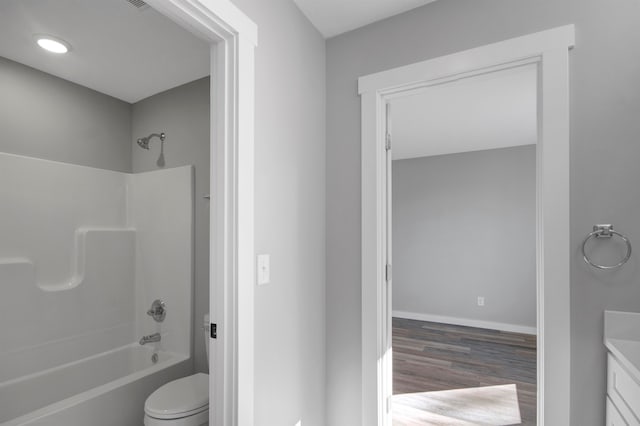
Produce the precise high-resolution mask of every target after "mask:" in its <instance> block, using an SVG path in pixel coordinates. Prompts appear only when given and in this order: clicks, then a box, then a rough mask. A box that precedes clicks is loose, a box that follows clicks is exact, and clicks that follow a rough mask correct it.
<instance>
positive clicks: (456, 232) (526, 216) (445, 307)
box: [392, 145, 536, 328]
mask: <svg viewBox="0 0 640 426" xmlns="http://www.w3.org/2000/svg"><path fill="white" fill-rule="evenodd" d="M392 181H393V195H392V197H393V216H392V219H393V310H394V311H404V312H410V313H414V314H427V315H439V316H446V317H453V318H457V319H463V320H464V319H467V320H468V319H471V320H479V321H492V322H498V323H503V324H508V325H519V326H526V327H532V328H535V327H536V239H535V238H536V233H535V231H536V148H535V146H533V145H529V146H519V147H513V148H503V149H492V150H485V151H475V152H465V153H460V154H450V155H438V156H434V157H421V158H413V159H409V160H397V161H394V162H393V180H392ZM478 296H483V297H484V298H485V306H483V307H480V306H478V305H477V297H478Z"/></svg>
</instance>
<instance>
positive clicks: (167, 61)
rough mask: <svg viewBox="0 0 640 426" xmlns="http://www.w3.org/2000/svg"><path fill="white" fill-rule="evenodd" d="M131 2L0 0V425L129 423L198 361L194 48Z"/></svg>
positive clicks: (197, 49)
mask: <svg viewBox="0 0 640 426" xmlns="http://www.w3.org/2000/svg"><path fill="white" fill-rule="evenodd" d="M138 6H140V5H139V4H138V5H136V2H127V1H125V0H121V1H117V0H109V1H98V0H92V1H83V2H76V1H63V2H60V1H45V2H41V1H13V0H12V1H7V2H3V3H2V5H0V28H2V30H1V31H2V37H1V38H0V39H1V41H0V93H2V96H1V97H0V127H1V128H2V133H3V136H2V138H0V163H1V166H0V181H1V182H2V183H1V184H0V194H2V199H3V203H2V205H1V206H0V215H1V216H2V217H3V221H2V224H1V225H0V234H2V235H3V238H2V243H0V283H1V287H0V310H1V311H2V320H3V321H2V326H0V341H1V342H2V344H1V345H0V424H3V425H5V424H6V425H12V426H13V425H36V424H43V425H44V424H92V425H98V424H104V425H105V426H106V425H113V424H122V425H127V424H142V419H143V417H144V414H145V412H144V408H145V400H146V398H147V396H149V395H150V394H151V393H152V392H154V391H155V390H156V389H158V388H159V387H160V386H161V385H163V384H165V383H167V382H170V381H172V380H174V379H178V378H180V377H184V376H189V375H191V374H193V373H207V372H208V359H207V354H206V351H205V338H204V333H205V332H206V330H208V327H207V328H206V329H205V327H204V322H203V321H204V316H205V313H207V312H208V309H209V215H210V206H209V204H210V201H209V199H210V196H209V194H210V191H209V180H210V179H209V174H210V165H209V164H210V160H209V154H210V148H209V137H210V118H209V114H210V108H209V104H210V83H209V73H210V63H209V45H208V44H207V43H206V42H204V41H203V40H201V39H199V38H197V37H195V36H194V35H192V34H191V33H189V32H187V31H186V30H184V29H183V28H182V27H180V26H178V25H177V24H175V23H173V22H172V21H170V20H169V19H168V18H166V17H165V16H163V15H161V14H160V13H158V12H157V11H155V10H154V9H152V8H150V7H149V6H144V5H143V6H142V7H138ZM46 36H52V38H53V39H54V40H55V41H59V42H60V43H62V45H63V46H65V47H66V48H67V49H68V50H69V54H66V55H65V54H59V53H52V52H49V51H46V50H44V49H41V48H40V47H39V45H38V44H37V42H38V41H39V40H40V39H41V38H45V37H46ZM167 45H168V46H170V47H171V49H170V51H169V53H166V52H163V46H164V47H166V46H167ZM207 325H208V321H207ZM207 349H208V348H207ZM198 377H200V379H201V380H200V381H201V382H202V383H204V384H203V385H202V386H201V387H202V388H203V389H202V396H201V399H202V398H204V400H205V401H206V402H207V404H208V400H207V388H208V380H207V377H206V376H204V375H201V376H198ZM202 383H201V384H202ZM201 405H202V404H201ZM201 411H202V410H201ZM103 413H109V414H108V415H103ZM203 415H204V416H205V417H208V414H207V413H204V412H203V414H201V417H202V416H203ZM87 416H89V417H87ZM165 417H166V416H165ZM98 418H100V420H98ZM87 419H91V420H87Z"/></svg>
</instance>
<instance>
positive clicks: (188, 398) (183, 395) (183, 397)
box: [144, 373, 209, 419]
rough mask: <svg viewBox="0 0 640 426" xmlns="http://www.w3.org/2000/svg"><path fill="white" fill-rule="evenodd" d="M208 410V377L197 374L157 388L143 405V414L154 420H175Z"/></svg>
mask: <svg viewBox="0 0 640 426" xmlns="http://www.w3.org/2000/svg"><path fill="white" fill-rule="evenodd" d="M208 408H209V375H208V374H203V373H197V374H194V375H193V376H188V377H183V378H182V379H178V380H174V381H172V382H169V383H167V384H166V385H164V386H161V387H159V388H158V389H156V391H155V392H153V393H152V394H151V395H149V398H147V401H146V402H145V403H144V412H145V413H146V414H147V415H149V416H151V417H155V418H156V419H177V418H180V417H187V416H190V415H193V414H197V413H199V412H201V411H203V410H205V409H208Z"/></svg>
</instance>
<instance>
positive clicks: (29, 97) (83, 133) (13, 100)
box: [0, 57, 131, 172]
mask: <svg viewBox="0 0 640 426" xmlns="http://www.w3.org/2000/svg"><path fill="white" fill-rule="evenodd" d="M0 129H1V133H0V151H2V152H7V153H11V154H20V155H26V156H29V157H36V158H44V159H48V160H55V161H62V162H65V163H73V164H80V165H84V166H90V167H98V168H101V169H109V170H117V171H121V172H130V171H131V145H130V142H129V140H130V137H131V105H130V104H128V103H126V102H123V101H120V100H118V99H116V98H112V97H110V96H107V95H104V94H102V93H99V92H96V91H94V90H91V89H87V88H86V87H83V86H80V85H77V84H75V83H71V82H69V81H66V80H62V79H60V78H58V77H54V76H52V75H50V74H46V73H43V72H41V71H38V70H36V69H33V68H30V67H27V66H25V65H22V64H19V63H17V62H13V61H10V60H8V59H5V58H2V57H0Z"/></svg>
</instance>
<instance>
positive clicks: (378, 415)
mask: <svg viewBox="0 0 640 426" xmlns="http://www.w3.org/2000/svg"><path fill="white" fill-rule="evenodd" d="M574 44H575V29H574V26H573V25H567V26H563V27H559V28H554V29H550V30H547V31H542V32H538V33H535V34H530V35H525V36H522V37H517V38H513V39H510V40H506V41H502V42H498V43H494V44H489V45H486V46H481V47H478V48H474V49H470V50H466V51H463V52H459V53H454V54H451V55H447V56H442V57H439V58H435V59H431V60H427V61H424V62H420V63H416V64H412V65H407V66H403V67H399V68H395V69H392V70H388V71H384V72H380V73H376V74H371V75H367V76H363V77H360V79H359V80H358V90H359V93H360V95H361V105H362V110H361V114H362V122H361V125H362V425H363V426H372V425H375V426H389V425H391V415H390V413H389V407H388V398H389V397H390V395H391V380H392V371H391V370H392V364H391V357H392V355H391V352H392V351H391V349H392V348H391V331H390V328H389V321H390V316H391V314H392V311H391V288H392V283H391V282H389V283H388V284H387V281H386V280H385V275H384V270H385V266H386V264H387V262H388V261H390V254H389V251H388V243H389V241H387V231H386V226H387V224H388V220H389V217H390V214H391V212H390V211H388V207H387V205H388V203H387V199H388V195H389V191H390V188H388V182H387V180H386V179H387V178H386V176H387V170H388V167H390V166H389V165H388V161H387V158H386V157H387V156H386V154H385V131H386V123H385V116H386V114H385V109H386V104H387V102H388V101H389V100H391V99H393V98H398V97H402V96H407V95H410V94H414V93H416V92H417V91H420V90H424V89H425V88H427V87H430V86H434V85H437V84H443V83H446V82H449V81H453V80H458V79H462V78H466V77H471V76H474V75H479V74H485V73H488V72H493V71H498V70H503V69H509V68H514V67H517V66H521V65H525V64H536V65H537V69H538V144H537V147H536V148H537V149H536V152H537V159H536V178H537V184H536V197H537V206H536V261H537V277H536V281H537V284H536V285H537V313H538V315H537V317H538V318H537V331H538V425H540V426H543V425H544V426H556V425H569V424H571V422H570V406H571V398H570V390H571V389H570V374H571V368H570V367H571V365H570V348H571V346H570V345H571V334H570V281H569V278H570V277H569V270H570V252H571V250H570V239H569V49H571V48H572V47H573V46H574ZM547 324H548V326H547Z"/></svg>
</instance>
